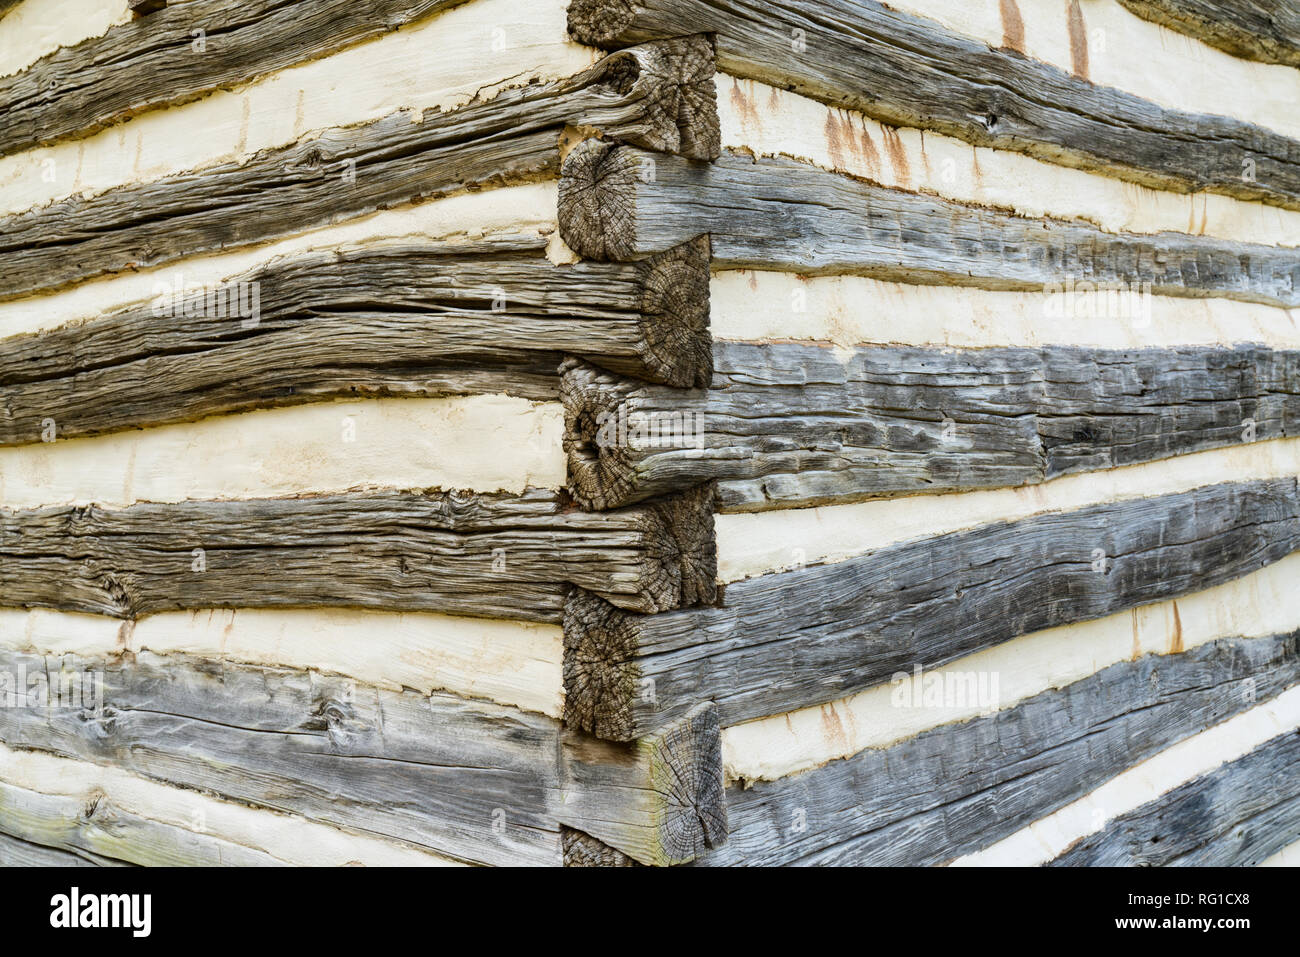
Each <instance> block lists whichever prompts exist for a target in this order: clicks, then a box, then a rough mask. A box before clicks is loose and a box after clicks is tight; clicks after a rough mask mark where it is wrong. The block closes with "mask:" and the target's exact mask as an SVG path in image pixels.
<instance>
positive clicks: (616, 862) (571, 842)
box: [560, 827, 642, 867]
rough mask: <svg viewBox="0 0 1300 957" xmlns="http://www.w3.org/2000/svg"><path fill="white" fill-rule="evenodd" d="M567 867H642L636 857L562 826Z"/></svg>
mask: <svg viewBox="0 0 1300 957" xmlns="http://www.w3.org/2000/svg"><path fill="white" fill-rule="evenodd" d="M560 839H561V841H562V843H563V848H564V866H565V867H640V866H642V865H641V864H640V863H639V862H638V861H637V860H636V859H634V858H631V857H628V856H627V855H626V854H624V853H623V852H622V851H619V850H615V849H614V848H612V847H610V846H609V845H608V844H605V843H604V842H602V841H598V840H596V839H595V838H594V837H592V836H591V835H590V834H583V833H582V832H581V831H575V830H574V829H573V828H571V827H562V828H560Z"/></svg>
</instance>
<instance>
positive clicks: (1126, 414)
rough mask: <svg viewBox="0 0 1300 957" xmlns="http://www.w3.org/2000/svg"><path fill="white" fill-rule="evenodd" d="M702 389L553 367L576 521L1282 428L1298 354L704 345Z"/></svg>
mask: <svg viewBox="0 0 1300 957" xmlns="http://www.w3.org/2000/svg"><path fill="white" fill-rule="evenodd" d="M713 352H714V359H713V367H714V370H715V371H714V377H713V382H712V387H711V388H710V389H709V390H707V391H706V390H681V389H669V388H662V387H656V386H647V385H646V384H645V383H642V382H637V381H633V380H630V379H624V378H620V377H619V376H617V375H612V374H610V373H608V372H606V371H604V370H601V369H597V368H595V367H594V366H591V365H590V364H587V363H583V362H580V361H576V360H570V361H568V362H567V363H566V365H565V371H564V376H563V385H562V390H561V397H562V399H563V401H564V407H565V450H566V455H567V457H568V461H569V487H570V490H571V492H572V493H573V495H574V497H575V499H576V500H577V501H578V502H579V503H580V504H582V505H583V506H584V507H587V508H593V509H601V508H611V507H616V506H619V505H624V504H627V503H630V502H635V501H638V500H640V499H642V498H645V497H649V496H653V495H661V494H664V493H666V492H670V491H673V490H676V489H682V488H690V487H692V486H694V485H697V484H699V483H701V482H705V481H714V480H716V481H717V482H718V490H719V503H720V506H721V508H722V509H723V510H724V511H757V510H762V509H770V508H782V507H806V506H812V505H825V504H837V503H844V502H853V501H861V500H863V499H868V498H873V497H880V496H889V495H900V494H916V493H927V494H933V493H938V492H952V491H962V490H969V489H977V488H993V487H999V486H1017V485H1026V484H1037V483H1041V482H1043V481H1046V480H1047V479H1050V478H1054V477H1056V476H1058V475H1065V474H1070V473H1076V472H1085V471H1093V470H1098V469H1109V468H1115V467H1117V466H1124V465H1132V464H1135V463H1139V462H1149V461H1153V460H1157V459H1163V458H1168V457H1170V456H1175V455H1182V454H1186V453H1189V452H1196V451H1200V450H1204V449H1212V448H1222V447H1228V446H1234V445H1239V444H1242V443H1243V442H1245V441H1256V440H1265V439H1275V438H1284V437H1287V436H1291V435H1295V434H1297V432H1300V352H1295V351H1287V350H1277V351H1274V350H1270V349H1267V348H1264V347H1261V346H1239V347H1235V348H1234V347H1227V348H1214V347H1181V348H1171V349H1132V350H1107V349H1091V348H1082V347H1070V346H1052V347H1044V348H1038V349H1021V348H989V349H977V350H960V351H954V350H951V349H947V348H943V347H914V346H903V347H895V346H873V347H866V348H860V349H857V350H854V351H852V352H850V353H846V352H845V351H844V350H836V349H830V348H825V347H821V346H811V345H798V344H787V343H772V344H762V345H759V344H749V343H739V342H717V343H715V344H714V346H713Z"/></svg>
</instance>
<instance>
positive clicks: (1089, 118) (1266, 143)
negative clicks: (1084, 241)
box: [569, 0, 1300, 209]
mask: <svg viewBox="0 0 1300 957" xmlns="http://www.w3.org/2000/svg"><path fill="white" fill-rule="evenodd" d="M569 29H570V32H571V33H572V34H573V35H574V36H575V37H577V38H578V39H580V40H582V41H583V42H586V43H592V44H594V45H597V46H604V47H618V46H623V45H626V44H628V43H635V42H640V41H642V40H646V39H652V38H654V37H659V36H674V35H678V34H687V33H699V32H707V33H714V34H716V35H717V49H718V68H719V69H720V70H722V71H724V72H726V73H730V74H734V75H736V76H742V77H748V78H751V79H756V80H761V81H763V82H765V83H770V84H772V85H774V86H778V87H782V88H784V89H792V90H794V91H796V92H798V93H801V94H803V95H805V96H810V97H812V98H814V99H818V100H821V101H823V102H825V103H831V104H834V105H836V106H841V107H847V108H850V109H854V110H859V111H861V112H863V113H866V114H867V115H868V116H872V117H874V118H876V119H878V120H883V121H884V122H886V123H891V124H894V125H895V126H910V127H918V128H921V129H929V130H934V131H936V132H941V133H945V134H948V135H950V136H956V137H958V138H960V139H964V140H966V141H967V142H969V143H973V144H975V145H977V146H992V147H997V148H1000V149H1008V150H1016V151H1018V152H1021V153H1027V154H1029V155H1031V156H1035V157H1037V158H1039V159H1044V160H1047V161H1049V162H1054V163H1060V164H1064V165H1069V166H1074V167H1077V168H1080V169H1085V170H1091V171H1095V172H1100V173H1104V174H1107V175H1111V176H1116V177H1120V178H1123V179H1128V180H1131V181H1133V182H1138V183H1142V184H1144V185H1148V186H1153V187H1156V188H1160V189H1172V190H1179V191H1183V192H1187V191H1192V190H1200V189H1208V190H1212V191H1214V192H1220V193H1224V194H1227V195H1229V196H1235V197H1237V198H1240V199H1246V200H1259V201H1263V202H1267V203H1272V204H1276V205H1279V206H1285V207H1287V208H1291V209H1296V208H1300V143H1298V142H1297V141H1295V140H1293V139H1289V138H1287V137H1284V136H1281V135H1279V134H1277V133H1274V132H1272V131H1271V130H1267V129H1264V128H1262V127H1259V126H1254V125H1251V124H1249V123H1243V122H1241V121H1240V120H1235V119H1231V118H1228V117H1221V116H1209V115H1198V114H1191V113H1185V112H1181V111H1178V110H1170V109H1165V108H1163V107H1160V106H1158V105H1156V104H1154V103H1151V102H1150V101H1148V100H1144V99H1142V98H1141V97H1137V96H1134V95H1132V94H1130V93H1125V92H1123V91H1120V90H1116V89H1111V88H1108V87H1099V86H1095V85H1093V84H1092V83H1089V82H1088V81H1087V80H1085V79H1081V78H1079V77H1075V76H1072V75H1070V74H1069V73H1067V72H1065V71H1064V70H1061V69H1059V68H1057V67H1054V66H1049V65H1047V64H1045V63H1041V62H1039V61H1036V60H1032V59H1030V58H1028V57H1026V56H1024V55H1022V54H1020V53H1018V52H1016V51H1014V50H1010V49H997V50H993V49H990V48H989V47H988V46H986V45H985V44H984V43H983V42H981V41H979V40H974V39H970V38H967V37H963V36H961V35H959V34H956V33H952V32H950V31H948V30H947V29H945V28H944V27H942V26H940V25H938V24H936V23H934V22H933V21H931V20H927V19H925V18H922V17H917V16H913V15H911V14H907V13H903V12H900V11H897V10H892V9H890V8H889V7H887V6H885V5H883V4H880V3H875V2H873V0H574V2H573V3H572V4H570V6H569ZM1247 161H1250V162H1249V163H1247Z"/></svg>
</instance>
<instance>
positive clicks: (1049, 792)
mask: <svg viewBox="0 0 1300 957" xmlns="http://www.w3.org/2000/svg"><path fill="white" fill-rule="evenodd" d="M1297 645H1298V642H1297V636H1296V635H1295V634H1291V635H1285V636H1279V637H1274V638H1251V639H1226V640H1223V641H1218V642H1214V643H1213V644H1209V645H1202V646H1201V647H1199V648H1195V649H1193V650H1191V651H1188V652H1185V653H1182V654H1177V655H1153V656H1147V657H1144V658H1140V659H1138V660H1137V661H1132V662H1127V661H1126V662H1123V663H1120V664H1116V665H1112V666H1111V667H1109V668H1106V669H1105V670H1103V671H1100V672H1098V673H1097V674H1095V675H1093V676H1091V677H1089V678H1085V679H1083V680H1082V681H1077V682H1075V683H1073V684H1071V685H1068V686H1066V687H1065V688H1061V689H1053V690H1050V691H1045V692H1043V693H1042V694H1039V695H1036V696H1035V697H1033V698H1030V699H1028V700H1027V701H1024V702H1022V703H1020V704H1018V705H1016V706H1015V707H1013V708H1009V709H1006V710H1002V711H997V712H995V713H993V714H990V715H986V716H983V717H979V718H975V719H973V720H970V721H966V722H962V723H960V724H949V725H944V726H941V727H938V728H935V729H934V730H932V731H927V732H924V733H923V734H920V735H918V736H917V737H915V738H911V739H909V740H907V741H903V742H901V743H899V744H896V745H894V746H892V747H889V748H883V749H868V750H866V751H862V752H860V753H858V754H856V755H854V756H853V757H850V758H847V759H845V760H841V761H833V762H831V763H830V764H827V765H825V766H823V767H821V768H818V769H815V770H812V771H807V772H804V773H802V774H797V775H794V776H792V777H788V778H782V779H780V780H777V781H761V782H757V783H755V784H753V785H752V786H750V787H748V788H744V787H734V788H729V789H728V790H727V816H728V820H729V822H730V828H731V833H730V836H729V838H728V841H727V845H726V847H724V848H722V849H721V850H720V851H717V852H714V853H713V854H710V855H708V856H707V857H706V858H705V859H704V860H703V861H701V863H703V864H710V865H724V864H725V865H734V864H748V865H771V864H800V865H843V864H859V865H908V866H919V865H930V864H941V863H944V862H946V861H949V860H952V859H954V858H956V857H960V856H961V855H963V854H967V853H970V852H972V851H975V850H978V849H980V848H983V847H987V846H988V845H990V844H992V843H994V842H996V841H998V840H1001V839H1002V838H1003V837H1006V836H1007V835H1008V834H1011V833H1013V832H1015V831H1017V830H1019V829H1020V828H1022V827H1025V826H1027V825H1028V824H1030V823H1032V822H1033V821H1036V820H1038V819H1040V818H1042V817H1044V816H1046V815H1047V814H1050V813H1052V812H1053V811H1055V810H1056V809H1058V808H1060V807H1062V806H1064V805H1066V804H1068V803H1069V802H1071V801H1074V800H1077V799H1078V798H1080V797H1082V796H1083V795H1085V794H1087V793H1088V792H1089V791H1092V790H1093V789H1094V788H1096V787H1097V786H1098V785H1100V784H1102V783H1103V782H1105V781H1106V780H1108V779H1109V778H1111V777H1113V776H1114V775H1115V774H1117V773H1118V772H1120V771H1122V770H1125V769H1127V768H1130V767H1132V766H1134V765H1136V764H1138V763H1140V762H1141V761H1144V760H1146V759H1147V758H1149V757H1152V756H1153V755H1155V754H1157V753H1159V752H1160V751H1162V750H1164V749H1165V748H1167V747H1168V746H1169V745H1171V744H1174V743H1175V742H1177V741H1180V740H1182V739H1184V738H1187V737H1189V736H1191V735H1194V734H1196V733H1197V732H1200V731H1203V730H1204V729H1205V728H1206V726H1208V725H1210V724H1214V723H1217V722H1219V721H1222V720H1223V719H1224V718H1227V717H1230V716H1231V715H1233V714H1237V713H1240V712H1242V711H1246V710H1248V709H1249V708H1251V707H1252V706H1253V705H1254V704H1255V702H1256V701H1262V700H1266V699H1268V698H1270V697H1273V696H1275V695H1277V694H1279V693H1280V692H1282V691H1284V690H1286V688H1287V686H1288V685H1294V684H1295V682H1296V681H1297V680H1300V649H1298V647H1297Z"/></svg>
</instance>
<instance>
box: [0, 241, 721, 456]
mask: <svg viewBox="0 0 1300 957" xmlns="http://www.w3.org/2000/svg"><path fill="white" fill-rule="evenodd" d="M545 242H546V241H545V239H543V238H541V237H534V238H525V237H513V238H502V239H499V240H495V241H484V242H479V243H470V244H444V245H437V244H430V245H421V246H415V245H412V246H390V247H384V248H382V249H375V250H364V251H357V252H339V253H334V252H322V253H310V254H307V255H304V256H299V257H296V258H294V259H290V260H287V261H284V262H280V263H277V264H275V265H272V266H268V267H266V268H263V269H260V270H256V271H253V272H250V273H248V274H246V275H241V276H239V277H236V278H234V279H232V280H231V281H230V282H228V283H224V284H223V285H222V286H220V287H216V288H213V289H209V290H207V291H206V292H204V291H195V292H194V293H193V294H192V295H191V296H190V297H188V299H187V300H186V301H185V302H184V303H181V304H180V305H181V309H179V310H178V309H176V308H174V306H175V305H176V303H173V301H172V300H170V299H166V298H161V299H160V300H155V302H154V303H151V304H149V305H145V306H141V307H139V308H134V309H128V310H126V311H123V312H119V313H117V314H115V315H110V316H104V317H102V318H91V319H89V321H86V322H83V323H78V324H74V325H69V326H64V327H61V328H57V329H52V330H48V331H42V332H37V333H32V334H27V335H19V336H12V337H9V338H5V339H0V444H6V445H8V444H21V443H30V442H37V441H40V439H41V431H42V428H43V427H44V426H43V424H42V423H43V422H44V421H45V420H47V419H51V418H52V419H54V420H55V421H56V422H57V423H58V429H59V434H60V435H61V436H62V437H64V438H72V437H76V436H84V435H95V434H99V433H103V432H111V431H116V430H120V429H125V428H135V427H140V426H148V425H160V424H166V423H173V422H181V421H188V420H193V419H197V418H201V417H205V416H209V415H216V414H220V413H230V412H241V411H246V410H249V409H255V408H267V407H271V406H282V405H290V404H295V403H300V402H311V401H319V400H322V399H333V398H348V397H356V396H359V395H365V396H393V395H396V396H431V395H439V394H446V393H465V392H489V393H492V392H505V393H508V394H511V395H519V396H523V397H525V398H529V399H539V400H554V399H556V398H558V395H559V378H558V370H559V366H560V363H561V362H562V361H563V357H564V356H565V355H566V354H577V355H582V356H585V357H586V358H588V359H590V360H591V361H593V362H597V363H600V364H601V365H602V366H603V367H605V368H610V369H618V370H620V371H621V372H623V373H625V374H627V375H632V376H641V377H643V378H646V379H649V380H651V381H656V382H664V383H668V384H671V385H683V386H684V385H706V384H707V383H708V381H709V376H710V374H711V369H712V353H711V348H710V338H709V329H708V315H709V301H708V300H709V286H708V284H709V265H708V244H707V240H701V241H699V242H695V243H691V244H687V245H686V246H683V247H679V248H678V249H675V250H670V251H669V252H667V253H665V254H664V255H663V256H658V257H653V258H652V259H648V260H642V261H640V262H638V263H634V264H603V263H577V264H574V265H570V266H554V265H552V264H551V263H550V262H549V260H548V259H547V258H546V255H545ZM254 291H255V292H256V295H257V301H258V303H259V307H258V308H259V313H258V315H257V317H256V318H255V319H250V318H248V316H249V313H250V312H251V310H240V309H237V308H235V307H233V306H231V307H226V306H225V305H224V303H223V302H222V301H221V300H219V299H218V298H217V297H218V296H220V297H225V298H226V299H229V300H235V299H237V298H238V297H239V296H244V297H245V298H246V299H248V298H250V297H251V296H252V294H253V292H254ZM209 299H210V300H211V307H209V305H208V300H209ZM186 306H189V307H190V309H189V311H191V312H192V313H194V314H193V315H189V316H187V315H184V314H183V313H184V311H185V307H186Z"/></svg>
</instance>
